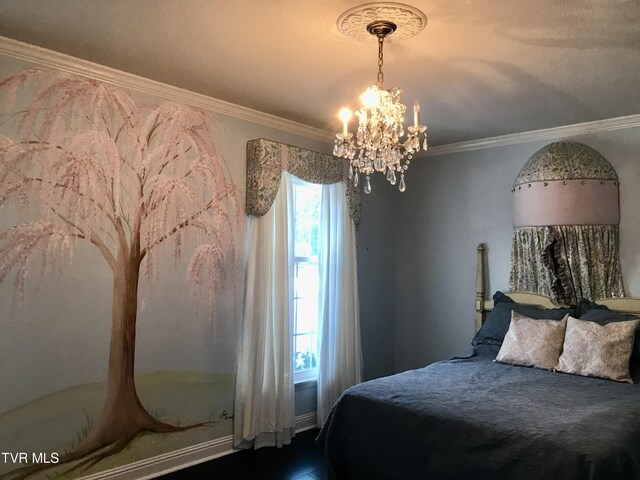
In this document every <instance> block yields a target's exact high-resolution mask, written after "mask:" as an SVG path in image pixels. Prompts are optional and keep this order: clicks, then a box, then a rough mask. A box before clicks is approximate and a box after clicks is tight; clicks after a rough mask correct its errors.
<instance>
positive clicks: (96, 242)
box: [49, 207, 116, 272]
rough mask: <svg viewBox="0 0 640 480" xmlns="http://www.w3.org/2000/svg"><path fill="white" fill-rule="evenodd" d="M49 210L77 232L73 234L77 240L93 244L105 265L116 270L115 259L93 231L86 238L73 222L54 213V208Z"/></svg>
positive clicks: (56, 212)
mask: <svg viewBox="0 0 640 480" xmlns="http://www.w3.org/2000/svg"><path fill="white" fill-rule="evenodd" d="M49 208H50V209H51V211H52V212H53V213H55V214H56V215H57V216H58V217H60V219H61V220H62V221H63V222H65V223H66V224H67V225H70V226H71V227H73V228H75V229H76V230H77V231H78V233H76V234H74V235H75V236H76V237H77V238H82V239H84V240H89V241H90V242H91V243H93V244H94V245H95V246H96V247H97V248H98V251H99V252H100V254H101V255H102V256H103V257H104V259H105V260H106V261H107V263H108V264H109V267H111V270H112V271H114V272H115V270H116V259H115V257H114V256H113V254H112V253H111V250H109V247H107V245H106V244H105V243H104V241H103V240H102V239H101V238H100V237H99V236H98V235H97V234H96V233H95V232H94V231H91V232H90V234H89V236H88V237H87V235H86V234H85V233H84V232H83V231H82V229H81V228H80V227H79V226H78V225H76V224H75V223H74V222H72V221H71V220H69V219H68V218H67V217H65V216H64V215H62V214H61V213H60V212H58V211H56V209H55V208H53V207H49Z"/></svg>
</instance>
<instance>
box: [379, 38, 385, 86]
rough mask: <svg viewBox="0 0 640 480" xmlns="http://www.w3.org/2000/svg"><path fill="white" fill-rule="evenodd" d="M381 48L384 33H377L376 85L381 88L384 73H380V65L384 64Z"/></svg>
mask: <svg viewBox="0 0 640 480" xmlns="http://www.w3.org/2000/svg"><path fill="white" fill-rule="evenodd" d="M383 48H384V35H378V87H380V88H382V86H383V84H384V73H382V65H383V64H384V57H383V52H382V49H383Z"/></svg>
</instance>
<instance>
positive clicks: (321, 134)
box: [0, 36, 640, 158]
mask: <svg viewBox="0 0 640 480" xmlns="http://www.w3.org/2000/svg"><path fill="white" fill-rule="evenodd" d="M0 54H4V55H8V56H11V57H14V58H17V59H20V60H25V61H28V62H32V63H36V64H39V65H42V66H47V67H52V68H57V69H58V70H63V71H66V72H70V73H77V74H79V75H84V76H86V77H91V78H95V79H96V80H101V81H103V82H107V83H111V84H114V85H118V86H121V87H125V88H128V89H131V90H135V91H137V92H141V93H147V94H150V95H156V96H159V97H162V98H165V99H167V100H173V101H176V102H181V103H185V104H187V105H192V106H194V107H198V108H202V109H205V110H209V111H212V112H215V113H220V114H224V115H229V116H231V117H235V118H238V119H241V120H246V121H249V122H253V123H257V124H259V125H264V126H266V127H271V128H276V129H278V130H282V131H285V132H290V133H293V134H296V135H300V136H302V137H306V138H310V139H313V140H319V141H321V142H328V143H333V140H334V135H333V134H332V133H331V132H327V131H325V130H321V129H319V128H315V127H310V126H308V125H304V124H302V123H298V122H293V121H291V120H286V119H284V118H280V117H277V116H275V115H271V114H268V113H264V112H259V111H257V110H253V109H251V108H247V107H243V106H240V105H235V104H233V103H230V102H225V101H224V100H219V99H217V98H213V97H209V96H207V95H202V94H200V93H195V92H191V91H189V90H185V89H183V88H178V87H174V86H172V85H167V84H166V83H161V82H157V81H155V80H150V79H148V78H144V77H140V76H138V75H133V74H131V73H127V72H123V71H121V70H116V69H115V68H110V67H105V66H103V65H99V64H97V63H93V62H89V61H88V60H82V59H79V58H75V57H72V56H70V55H66V54H64V53H59V52H56V51H53V50H48V49H46V48H42V47H38V46H35V45H31V44H29V43H24V42H20V41H18V40H13V39H11V38H7V37H3V36H0ZM636 127H640V114H636V115H628V116H625V117H617V118H608V119H605V120H596V121H593V122H585V123H577V124H574V125H564V126H560V127H552V128H545V129H542V130H532V131H529V132H522V133H512V134H509V135H501V136H498V137H488V138H481V139H477V140H469V141H466V142H458V143H449V144H446V145H438V146H434V147H430V148H429V150H428V151H427V152H426V154H424V155H420V158H424V157H431V156H436V155H446V154H450V153H459V152H468V151H471V150H480V149H484V148H493V147H502V146H506V145H517V144H520V143H528V142H535V141H539V140H560V139H563V138H568V137H575V136H578V135H585V134H588V133H597V132H604V131H609V130H620V129H624V128H636Z"/></svg>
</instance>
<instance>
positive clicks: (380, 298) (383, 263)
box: [356, 174, 397, 380]
mask: <svg viewBox="0 0 640 480" xmlns="http://www.w3.org/2000/svg"><path fill="white" fill-rule="evenodd" d="M371 186H372V193H371V194H370V195H366V194H364V193H363V194H362V218H361V220H360V225H358V227H357V234H356V235H357V243H358V287H359V293H360V331H361V335H362V357H363V377H364V379H365V380H370V379H372V378H377V377H383V376H386V375H391V374H392V373H395V370H394V367H395V340H394V338H395V325H394V316H395V295H396V292H395V279H394V277H395V271H394V269H395V254H396V253H395V226H394V223H393V219H394V215H395V197H396V196H397V195H396V193H397V187H393V186H391V185H389V183H388V182H387V181H386V180H385V179H384V177H383V176H382V175H380V174H376V175H374V176H373V177H372V182H371Z"/></svg>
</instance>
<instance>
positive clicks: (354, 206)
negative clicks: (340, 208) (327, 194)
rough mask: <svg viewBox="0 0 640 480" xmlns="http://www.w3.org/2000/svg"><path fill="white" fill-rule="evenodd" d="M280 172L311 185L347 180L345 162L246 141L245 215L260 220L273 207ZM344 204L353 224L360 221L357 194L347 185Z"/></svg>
mask: <svg viewBox="0 0 640 480" xmlns="http://www.w3.org/2000/svg"><path fill="white" fill-rule="evenodd" d="M282 170H286V171H287V172H289V173H291V174H292V175H295V176H296V177H298V178H300V179H302V180H304V181H305V182H310V183H319V184H323V185H328V184H331V183H337V182H340V181H344V180H346V179H345V178H344V177H345V173H344V171H345V168H344V161H343V160H341V159H339V158H336V157H333V156H331V155H325V154H323V153H318V152H312V151H310V150H305V149H303V148H298V147H293V146H290V145H285V144H283V143H279V142H274V141H272V140H265V139H264V138H259V139H256V140H249V141H248V142H247V215H254V216H256V217H261V216H262V215H264V214H265V213H267V212H268V211H269V208H271V205H272V204H273V201H274V199H275V198H276V194H277V193H278V187H279V185H280V177H281V175H282ZM346 190H347V203H348V205H349V211H350V213H351V218H352V219H353V222H354V223H355V224H358V223H359V222H360V191H359V190H358V189H357V188H355V187H353V185H352V184H351V182H347V189H346Z"/></svg>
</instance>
